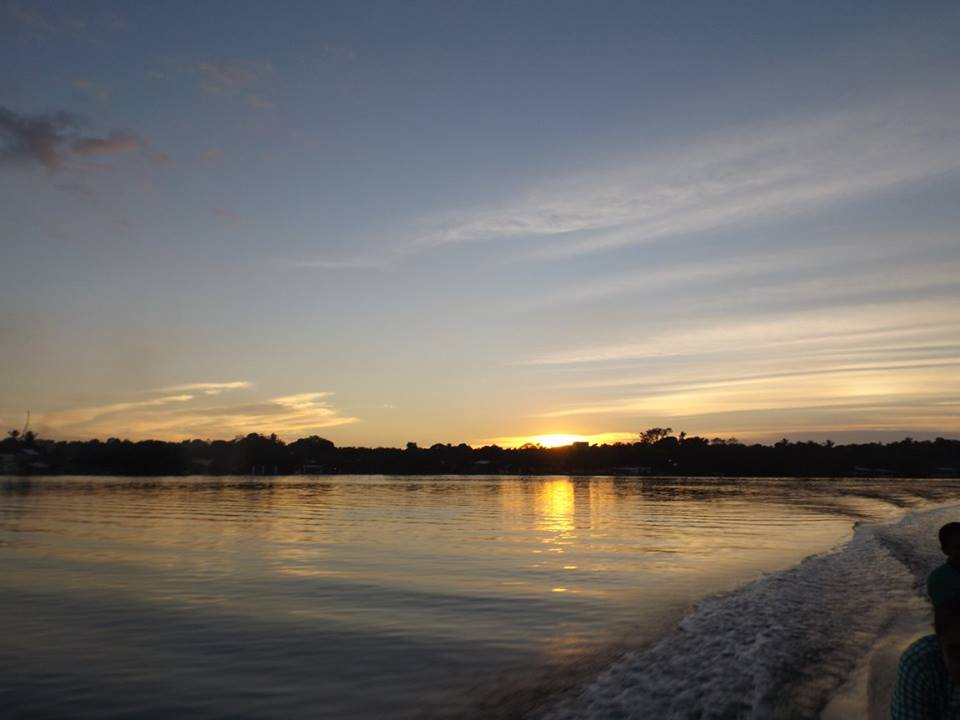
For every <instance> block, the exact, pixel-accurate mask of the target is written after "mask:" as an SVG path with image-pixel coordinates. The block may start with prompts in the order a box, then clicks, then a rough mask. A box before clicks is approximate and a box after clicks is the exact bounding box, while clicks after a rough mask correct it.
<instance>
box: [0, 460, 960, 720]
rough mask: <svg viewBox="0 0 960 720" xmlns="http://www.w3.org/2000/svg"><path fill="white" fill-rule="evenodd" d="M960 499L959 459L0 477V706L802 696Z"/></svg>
mask: <svg viewBox="0 0 960 720" xmlns="http://www.w3.org/2000/svg"><path fill="white" fill-rule="evenodd" d="M954 503H956V504H957V509H954ZM957 517H960V481H955V480H891V479H881V480H868V479H856V480H807V479H804V480H800V479H759V480H758V479H743V480H736V479H729V478H726V479H683V478H619V479H618V478H609V477H597V478H570V477H546V478H519V477H492V478H478V477H469V478H466V477H440V478H437V477H351V476H317V477H303V476H298V477H288V478H262V477H256V478H251V477H222V478H214V477H189V478H182V477H178V478H125V477H109V478H88V477H83V478H80V477H56V478H54V477H51V478H42V477H38V478H31V479H29V480H27V479H17V478H0V712H2V714H3V715H4V716H9V717H31V718H33V717H50V718H85V717H90V718H92V717H97V718H102V717H117V718H120V717H129V718H153V717H156V718H160V717H179V718H215V717H216V718H219V717H228V716H229V717H246V718H268V717H270V718H275V717H302V716H309V717H317V718H356V719H359V720H364V719H367V718H398V719H405V718H453V717H465V718H481V717H482V718H510V717H530V718H546V719H550V720H565V719H568V718H592V717H597V718H600V717H603V718H615V717H625V718H626V717H637V718H644V717H658V718H671V717H676V718H688V717H691V718H692V717H698V718H706V717H716V718H739V717H756V718H765V717H818V716H819V714H820V713H821V712H822V711H823V710H824V708H825V707H826V706H827V705H828V704H829V703H830V702H831V701H832V699H833V698H835V697H836V696H837V695H838V694H839V693H841V692H842V691H843V690H844V688H847V689H848V690H849V687H850V682H851V680H850V679H851V677H853V676H855V675H856V673H857V671H858V670H857V669H858V668H859V667H861V666H862V664H863V661H864V658H865V657H868V656H869V653H870V651H871V648H873V647H875V646H876V643H877V641H878V639H882V638H883V637H884V635H885V634H889V632H890V631H891V628H892V627H893V624H894V623H895V622H896V620H897V618H898V617H902V616H903V614H904V613H905V612H911V613H913V616H914V617H923V616H924V612H925V606H924V605H923V601H922V599H921V598H920V596H919V594H918V588H920V587H921V586H922V581H923V577H924V576H925V574H926V573H927V572H928V571H929V570H930V569H932V568H933V567H934V566H935V565H936V564H938V563H939V562H940V561H941V558H940V555H939V550H938V548H937V544H936V529H937V527H939V525H940V524H941V523H942V522H945V521H946V520H949V519H956V518H957ZM805 558H806V560H805ZM801 561H802V562H801Z"/></svg>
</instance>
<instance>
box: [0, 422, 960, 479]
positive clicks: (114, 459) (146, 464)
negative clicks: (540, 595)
mask: <svg viewBox="0 0 960 720" xmlns="http://www.w3.org/2000/svg"><path fill="white" fill-rule="evenodd" d="M653 430H655V431H659V433H652V431H647V432H645V433H643V434H642V436H641V437H642V438H643V439H642V440H640V441H638V442H635V443H615V444H611V445H590V444H589V443H586V442H580V443H573V444H571V445H567V446H563V447H554V448H545V447H540V446H536V445H526V446H523V447H519V448H502V447H498V446H496V445H488V446H484V447H480V448H474V447H471V446H469V445H467V444H465V443H461V444H459V445H450V444H439V443H438V444H435V445H432V446H430V447H429V448H422V447H418V446H417V445H416V444H415V443H408V444H407V447H406V448H404V449H400V448H364V447H337V446H336V445H334V443H332V442H331V441H329V440H326V439H324V438H320V437H317V436H311V437H308V438H301V439H300V440H296V441H295V442H291V443H285V442H284V441H283V440H281V439H280V438H278V437H277V436H276V435H271V436H265V435H259V434H254V433H251V434H249V435H246V436H243V437H238V438H235V439H234V440H213V441H208V440H183V441H180V442H166V441H159V440H144V441H139V442H132V441H129V440H118V439H110V440H107V441H105V442H104V441H100V440H84V441H54V440H46V439H40V438H37V437H36V436H33V435H32V434H31V435H29V436H26V437H19V436H17V435H15V434H13V433H11V434H10V435H9V436H8V437H7V438H5V439H4V440H2V441H0V475H23V476H29V475H89V476H102V475H125V476H145V477H149V476H152V477H159V476H182V477H189V476H198V475H206V476H211V475H212V476H223V475H250V476H279V475H398V476H403V475H436V476H441V475H464V476H483V475H530V476H546V475H569V476H610V477H726V478H730V477H744V478H747V477H755V478H762V477H806V478H875V479H877V478H887V477H889V478H958V477H960V440H949V439H945V438H937V439H936V440H923V441H916V440H912V439H910V438H905V439H903V440H900V441H897V442H889V443H885V444H882V443H860V444H847V445H837V444H834V443H832V442H829V441H827V442H825V443H816V442H790V441H788V440H786V439H784V440H781V441H780V442H777V443H775V444H773V445H760V444H752V445H747V444H744V443H740V442H738V441H737V440H736V439H733V438H731V439H727V440H723V439H719V438H714V439H707V438H702V437H687V436H686V435H684V434H683V433H680V434H679V435H678V436H674V435H670V434H665V433H666V432H669V429H667V430H666V431H664V430H662V429H660V428H654V429H653Z"/></svg>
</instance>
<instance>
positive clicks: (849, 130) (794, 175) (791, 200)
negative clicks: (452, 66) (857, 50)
mask: <svg viewBox="0 0 960 720" xmlns="http://www.w3.org/2000/svg"><path fill="white" fill-rule="evenodd" d="M958 105H960V103H958V102H957V101H956V100H954V99H951V98H914V99H903V100H902V101H901V102H899V103H897V104H896V105H894V104H893V103H885V104H884V105H883V106H877V107H868V108H861V109H860V110H857V111H844V112H835V113H832V114H824V115H821V116H815V117H809V118H805V119H794V120H786V121H782V122H780V123H777V124H771V125H768V126H765V127H752V128H749V127H748V128H742V129H740V130H738V131H736V132H731V133H726V134H723V135H720V136H716V137H713V138H709V139H702V140H700V141H699V142H694V143H691V144H689V145H687V146H686V147H684V148H681V149H676V150H674V151H672V152H667V153H663V154H660V155H651V156H646V157H639V158H637V159H636V160H635V161H634V162H632V163H630V164H628V165H625V166H621V167H619V168H609V169H607V170H598V171H595V172H592V173H585V174H582V175H578V176H571V177H567V178H564V179H562V180H560V181H553V182H549V183H546V184H544V185H542V186H541V187H537V188H533V189H531V190H529V191H528V192H527V193H526V194H525V195H524V197H522V198H521V199H520V200H519V201H516V202H512V203H510V204H506V205H502V206H496V207H491V208H488V209H485V210H479V211H474V212H471V213H466V214H460V215H457V216H453V217H449V218H447V219H446V220H443V221H440V222H439V223H437V224H436V226H435V229H434V230H432V231H430V232H427V233H425V234H424V235H423V236H422V237H421V238H420V240H419V245H421V246H427V247H432V246H438V245H447V244H456V243H464V242H480V241H519V240H529V239H538V238H539V239H540V240H542V241H547V240H549V242H548V243H546V244H545V245H544V244H542V243H541V244H540V245H538V246H536V247H535V248H534V249H533V250H532V251H531V256H532V257H536V258H541V259H542V258H549V257H554V258H559V257H569V256H574V255H580V254H585V253H592V252H597V251H602V250H611V249H615V248H619V247H623V246H627V245H634V244H639V243H647V242H651V241H655V240H661V239H665V238H669V237H677V236H680V235H686V234H691V233H702V232H705V231H709V230H714V229H717V228H721V227H727V226H731V225H736V224H739V223H743V222H747V221H757V220H765V219H768V218H772V217H777V218H782V217H784V216H785V215H789V214H792V213H800V212H807V211H811V210H816V209H818V208H821V207H824V206H827V205H831V204H835V203H839V202H844V201H848V200H853V199H858V198H861V197H865V196H868V195H873V194H876V193H880V192H884V191H887V190H890V189H893V188H896V187H899V186H902V185H906V184H910V183H914V182H918V181H921V180H924V179H927V178H931V177H935V176H938V175H941V174H943V173H948V172H952V171H956V170H958V169H960V142H958V141H960V128H958V126H957V124H956V122H955V117H956V113H957V111H958V110H960V107H958ZM891 107H896V108H897V109H896V110H895V111H891V110H890V108H891Z"/></svg>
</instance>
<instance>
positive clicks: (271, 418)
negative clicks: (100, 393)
mask: <svg viewBox="0 0 960 720" xmlns="http://www.w3.org/2000/svg"><path fill="white" fill-rule="evenodd" d="M248 387H249V383H246V382H240V381H238V382H233V383H189V384H186V385H182V386H176V387H175V388H167V389H165V390H164V391H163V392H166V391H169V390H175V389H176V388H190V389H193V390H196V391H197V392H198V393H199V394H195V393H182V394H176V395H162V396H160V397H156V398H151V399H147V400H136V401H128V402H115V403H107V404H103V405H96V406H88V407H82V408H71V409H64V410H54V411H49V412H43V413H38V414H37V415H36V426H37V428H38V429H39V430H40V432H41V433H42V434H43V435H45V436H47V437H68V438H72V437H81V438H88V437H104V436H115V437H124V438H130V439H145V438H155V439H166V440H177V439H184V438H193V437H201V438H231V437H235V436H236V435H242V434H246V433H250V432H264V433H270V432H276V433H279V434H287V435H288V436H291V435H293V436H295V435H306V434H310V433H314V432H317V431H319V430H321V429H323V428H331V427H337V426H340V425H347V424H351V423H355V422H359V418H356V417H351V416H348V415H344V414H343V413H341V412H340V411H339V410H338V409H337V408H336V407H334V406H333V405H331V404H330V398H331V396H332V393H329V392H307V393H299V394H296V395H284V396H280V397H275V398H270V399H266V400H257V401H253V402H249V401H248V402H236V403H231V404H211V402H218V401H214V400H213V398H212V397H209V396H216V395H219V394H220V393H221V392H224V391H226V390H237V389H246V388H248Z"/></svg>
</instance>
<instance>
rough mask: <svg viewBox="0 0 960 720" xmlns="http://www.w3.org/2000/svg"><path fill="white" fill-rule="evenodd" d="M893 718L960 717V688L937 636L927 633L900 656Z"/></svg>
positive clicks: (936, 719)
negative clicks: (955, 683)
mask: <svg viewBox="0 0 960 720" xmlns="http://www.w3.org/2000/svg"><path fill="white" fill-rule="evenodd" d="M890 720H960V688H958V687H957V686H956V685H954V684H953V683H952V682H951V680H950V674H949V673H948V672H947V665H946V663H944V661H943V653H942V652H941V651H940V641H939V640H938V639H937V636H936V635H927V636H926V637H922V638H920V639H919V640H917V641H916V642H915V643H913V645H911V646H910V647H908V648H907V649H906V650H905V651H904V652H903V655H901V656H900V664H899V665H898V666H897V681H896V684H895V685H894V686H893V699H892V701H891V703H890Z"/></svg>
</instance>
